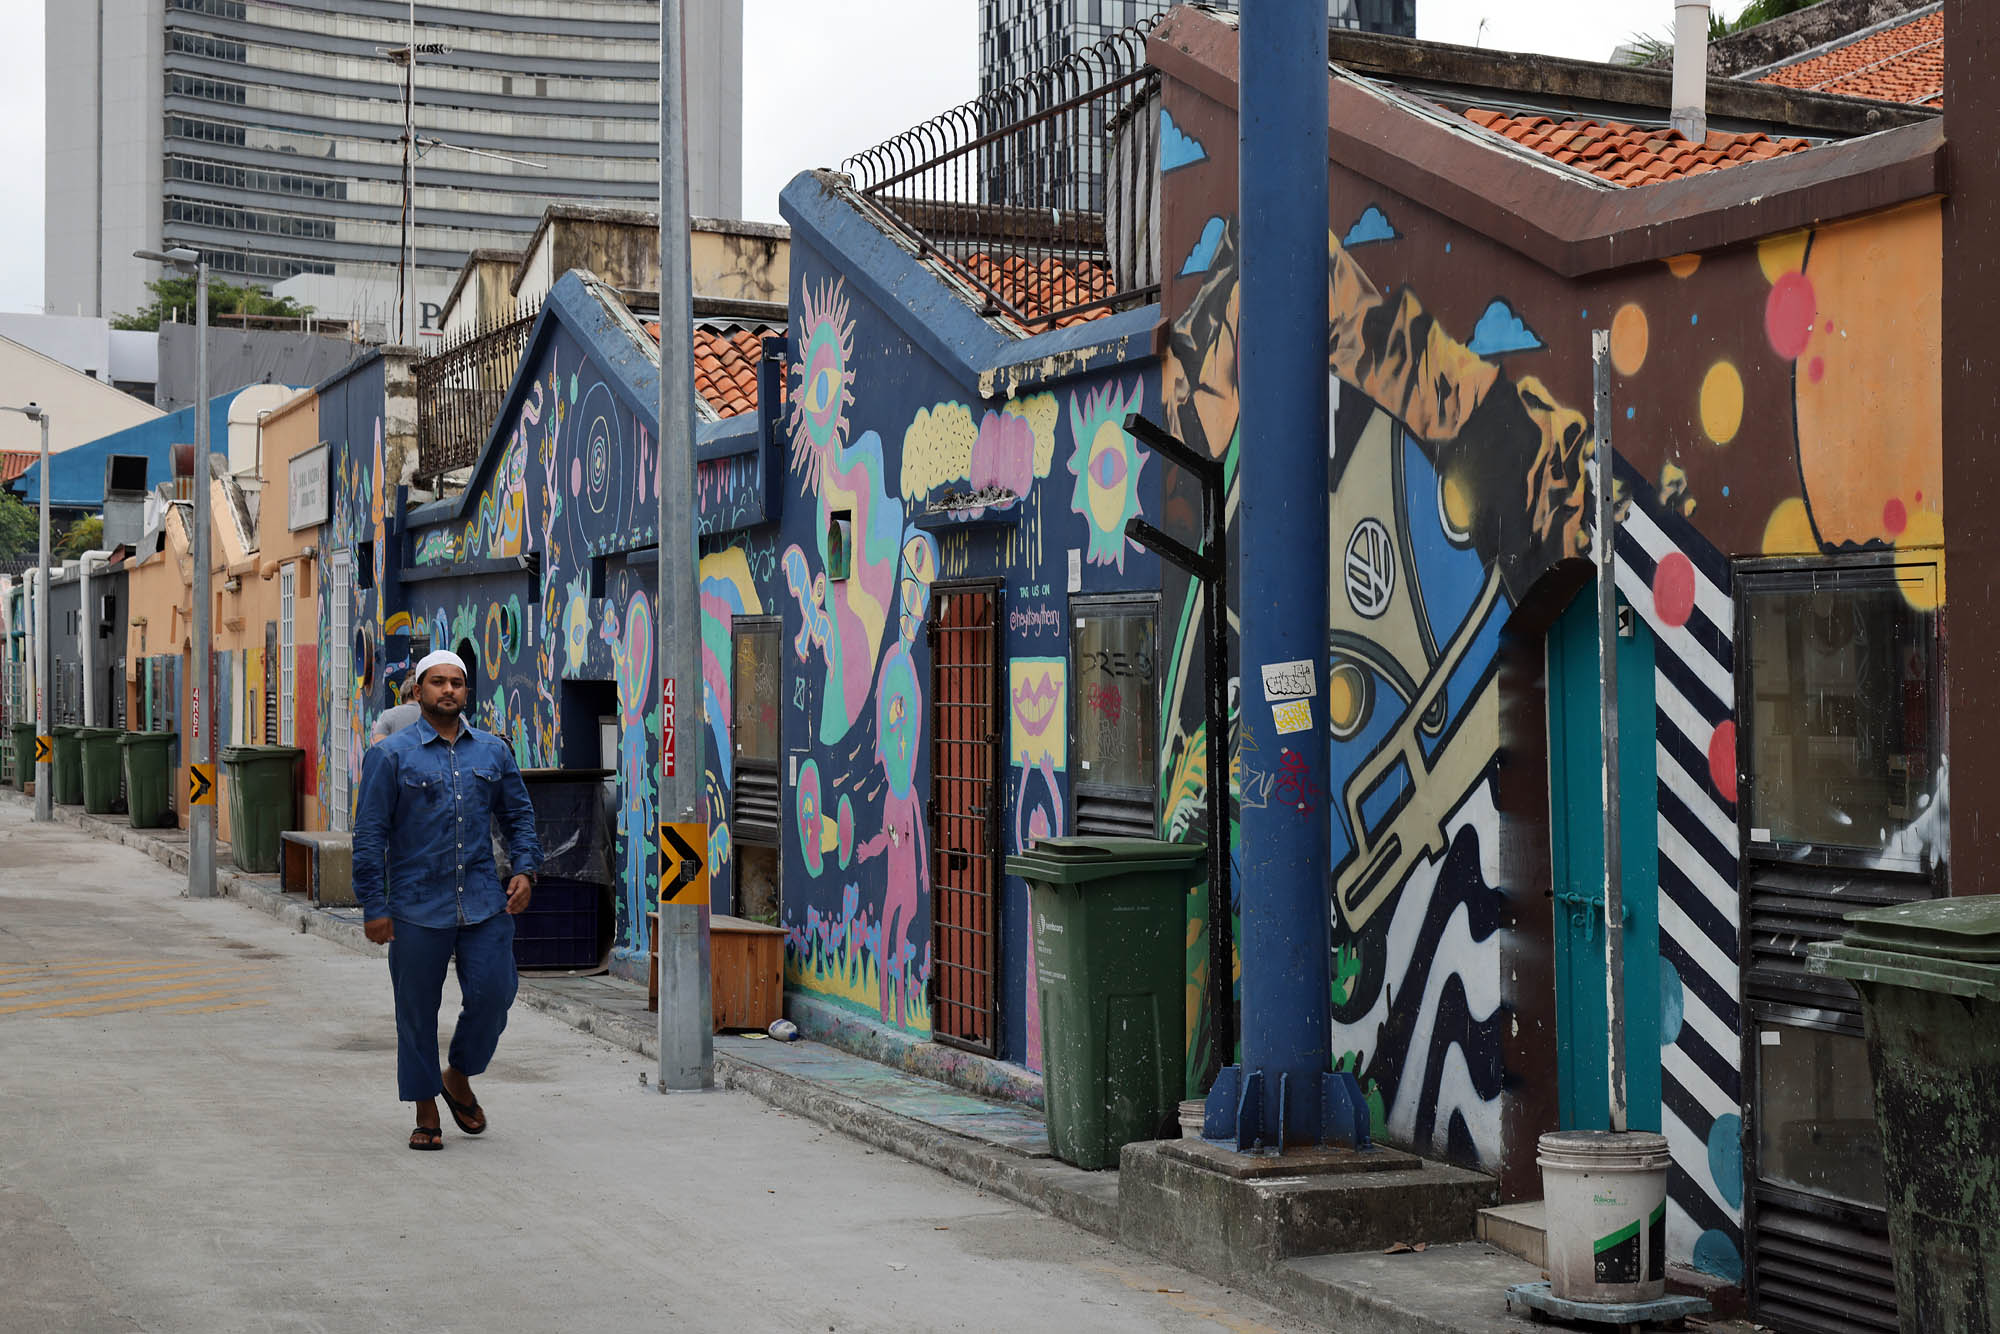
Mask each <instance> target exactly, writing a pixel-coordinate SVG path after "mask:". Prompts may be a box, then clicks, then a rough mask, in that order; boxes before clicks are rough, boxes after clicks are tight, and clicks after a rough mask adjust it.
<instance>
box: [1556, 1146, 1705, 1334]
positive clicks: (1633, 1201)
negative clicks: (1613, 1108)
mask: <svg viewBox="0 0 2000 1334" xmlns="http://www.w3.org/2000/svg"><path fill="white" fill-rule="evenodd" d="M1539 1147H1540V1149H1541V1153H1540V1155H1539V1156H1538V1157H1537V1158H1536V1159H1535V1161H1536V1162H1538V1163H1540V1164H1541V1166H1542V1198H1543V1200H1544V1201H1545V1202H1546V1208H1547V1217H1548V1266H1549V1287H1550V1289H1551V1290H1552V1291H1553V1293H1554V1295H1556V1296H1557V1297H1563V1298H1567V1299H1569V1300H1570V1301H1578V1302H1649V1301H1655V1300H1657V1299H1659V1298H1661V1297H1663V1296H1665V1295H1666V1291H1667V1165H1668V1164H1669V1163H1670V1162H1672V1155H1671V1154H1669V1153H1668V1152H1667V1141H1666V1137H1665V1136H1663V1135H1655V1134H1652V1133H1650V1132H1648V1131H1643V1130H1634V1131H1623V1132H1616V1133H1614V1132H1612V1131H1608V1130H1559V1131H1556V1132H1554V1133H1553V1134H1548V1135H1544V1136H1542V1138H1541V1143H1540V1146H1539Z"/></svg>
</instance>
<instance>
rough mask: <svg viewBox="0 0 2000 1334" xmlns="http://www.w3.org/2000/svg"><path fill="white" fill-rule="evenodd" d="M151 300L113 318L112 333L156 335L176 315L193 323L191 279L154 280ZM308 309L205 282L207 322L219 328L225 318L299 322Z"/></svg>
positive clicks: (259, 293)
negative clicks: (137, 330)
mask: <svg viewBox="0 0 2000 1334" xmlns="http://www.w3.org/2000/svg"><path fill="white" fill-rule="evenodd" d="M146 288H147V290H148V291H150V292H152V294H153V299H152V300H151V301H149V302H147V303H146V304H145V305H143V306H141V307H139V309H137V310H135V311H133V312H132V313H131V314H130V315H114V316H112V318H111V327H112V328H114V329H139V330H143V331H145V332H148V333H152V332H156V331H157V330H158V329H159V327H160V323H161V321H162V320H165V319H167V318H169V317H170V316H172V315H174V314H176V313H179V314H180V315H181V316H182V317H183V320H184V322H185V323H188V324H192V323H194V306H195V300H194V298H195V290H194V278H193V276H192V275H178V276H177V275H172V274H169V275H168V276H166V277H162V278H155V279H154V280H153V281H151V282H149V283H147V284H146ZM312 312H313V308H312V307H311V306H302V305H300V304H299V303H298V302H296V301H294V300H292V299H291V298H290V297H274V296H272V295H271V294H270V293H268V292H263V291H259V290H258V289H257V288H255V287H237V286H235V285H233V284H230V283H226V282H224V281H222V279H220V278H216V277H213V276H211V277H210V278H209V280H208V322H209V323H210V324H220V323H221V322H222V317H223V316H225V315H248V316H251V317H253V318H256V317H262V318H268V319H283V320H302V319H304V318H305V317H306V316H308V315H310V314H312Z"/></svg>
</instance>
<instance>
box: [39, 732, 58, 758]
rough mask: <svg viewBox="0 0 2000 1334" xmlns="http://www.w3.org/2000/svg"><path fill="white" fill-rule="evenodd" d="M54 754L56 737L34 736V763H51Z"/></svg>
mask: <svg viewBox="0 0 2000 1334" xmlns="http://www.w3.org/2000/svg"><path fill="white" fill-rule="evenodd" d="M55 756H56V739H55V738H54V737H52V736H38V737H36V738H35V763H36V764H53V763H54V762H55Z"/></svg>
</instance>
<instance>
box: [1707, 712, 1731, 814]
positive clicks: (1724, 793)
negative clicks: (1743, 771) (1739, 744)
mask: <svg viewBox="0 0 2000 1334" xmlns="http://www.w3.org/2000/svg"><path fill="white" fill-rule="evenodd" d="M1708 776H1709V777H1710V778H1712V779H1714V780H1715V790H1716V792H1717V793H1718V794H1720V795H1721V797H1722V799H1723V800H1724V801H1728V802H1733V801H1735V800H1736V724H1735V723H1734V722H1730V721H1726V720H1725V721H1723V722H1720V723H1717V724H1716V726H1715V732H1714V734H1713V735H1712V736H1710V737H1709V738H1708Z"/></svg>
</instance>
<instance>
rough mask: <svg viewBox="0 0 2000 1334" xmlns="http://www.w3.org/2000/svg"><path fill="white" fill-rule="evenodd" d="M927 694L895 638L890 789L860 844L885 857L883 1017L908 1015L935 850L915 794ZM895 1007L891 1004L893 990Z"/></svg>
mask: <svg viewBox="0 0 2000 1334" xmlns="http://www.w3.org/2000/svg"><path fill="white" fill-rule="evenodd" d="M922 711H923V695H922V692H920V691H919V690H918V688H917V672H916V668H915V666H914V665H913V664H912V663H911V661H910V652H909V648H908V647H907V646H906V645H904V644H903V643H901V642H900V641H899V642H898V643H896V644H895V645H894V646H893V647H891V648H890V649H889V651H888V652H887V653H884V654H883V655H882V672H881V675H880V677H879V678H878V680H877V682H876V687H875V758H876V759H877V760H879V761H880V762H881V765H882V776H883V777H884V778H885V779H886V780H887V784H888V790H887V791H886V792H885V793H884V795H883V798H882V828H881V830H880V831H879V832H878V833H877V834H876V835H875V837H873V838H871V839H869V840H868V841H867V842H866V843H864V844H862V845H861V846H860V847H859V848H858V849H856V850H855V856H856V858H857V859H860V860H867V859H869V858H872V857H876V856H883V857H886V859H887V875H886V877H885V879H886V885H885V888H884V891H883V895H882V943H881V946H880V948H879V949H878V950H877V952H876V957H875V964H876V969H877V975H878V978H879V981H878V989H879V992H880V996H879V999H878V1002H877V1003H878V1005H879V1006H880V1008H881V1011H882V1018H883V1019H884V1020H885V1021H887V1022H893V1023H895V1024H896V1025H897V1026H898V1027H900V1026H902V1025H903V1024H904V1022H905V1019H906V1016H907V1013H908V1010H909V1001H910V988H911V986H912V985H913V981H912V978H911V977H910V976H909V975H908V974H907V972H906V970H907V969H908V967H909V965H911V964H912V963H914V962H915V960H916V957H917V949H916V946H915V944H913V943H912V942H911V941H910V940H909V938H908V937H909V933H910V931H911V930H912V929H913V928H914V927H915V926H916V923H917V908H918V904H919V902H920V901H921V898H922V895H923V889H924V885H925V882H926V876H927V873H928V870H929V867H930V858H929V857H928V855H927V854H926V850H925V848H926V845H925V841H924V809H923V803H922V802H921V801H919V800H918V799H917V793H916V776H917V748H918V746H919V745H920V744H921V742H922V739H923V716H922ZM892 992H893V994H894V997H895V1009H894V1011H893V1013H892V1012H891V1010H890V1006H889V1001H890V996H891V993H892Z"/></svg>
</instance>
